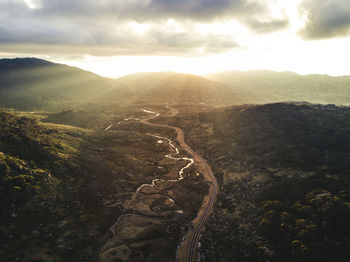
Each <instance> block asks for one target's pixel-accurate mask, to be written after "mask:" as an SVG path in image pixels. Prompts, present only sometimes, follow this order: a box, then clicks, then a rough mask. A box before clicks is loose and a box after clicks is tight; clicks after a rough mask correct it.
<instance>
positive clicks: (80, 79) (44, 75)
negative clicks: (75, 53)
mask: <svg viewBox="0 0 350 262" xmlns="http://www.w3.org/2000/svg"><path fill="white" fill-rule="evenodd" d="M0 79H1V81H0V106H4V107H15V108H18V109H21V110H31V109H37V108H40V109H41V108H44V109H62V108H65V107H67V106H72V105H76V104H79V103H84V102H89V101H95V100H96V99H107V98H108V99H109V97H110V96H109V95H108V94H109V93H110V92H112V91H113V99H114V100H116V101H119V100H121V99H123V98H125V96H127V95H129V93H128V89H127V88H124V86H123V85H121V84H120V83H119V82H117V81H113V80H110V79H106V78H103V77H100V76H97V75H95V74H93V73H90V72H86V71H83V70H81V69H78V68H75V67H70V66H67V65H62V64H55V63H51V62H48V61H45V60H41V59H36V58H16V59H2V60H0Z"/></svg>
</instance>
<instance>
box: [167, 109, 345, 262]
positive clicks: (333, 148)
mask: <svg viewBox="0 0 350 262" xmlns="http://www.w3.org/2000/svg"><path fill="white" fill-rule="evenodd" d="M168 121H169V123H170V124H173V125H178V126H180V127H182V128H183V129H184V130H185V133H186V135H187V136H186V140H187V141H188V143H189V144H190V145H191V146H193V147H194V148H195V150H196V151H198V152H200V153H201V154H202V155H203V156H204V157H205V158H206V159H208V161H209V162H210V164H211V166H212V168H213V171H214V173H215V176H216V177H217V179H218V181H219V184H220V193H219V195H218V200H217V203H216V207H215V211H214V213H213V215H212V217H211V218H210V222H209V223H208V226H207V227H206V228H207V229H206V232H205V233H204V234H203V237H202V240H201V242H202V251H201V252H202V255H203V257H205V261H232V260H234V261H246V262H250V261H254V262H260V261H261V262H262V261H272V262H275V261H276V262H278V261H288V262H300V261H302V262H304V261H305V262H306V261H320V262H321V261H322V262H328V261H333V260H335V261H340V262H345V261H347V260H348V256H347V254H348V247H349V245H350V242H349V236H350V227H349V224H348V221H349V219H350V191H349V188H350V177H349V172H348V170H349V168H350V164H349V163H350V162H349V156H350V137H349V128H350V108H349V107H336V106H333V105H314V104H308V103H276V104H267V105H258V106H256V105H254V106H253V105H244V106H234V107H228V108H221V109H215V110H211V111H208V112H203V113H196V114H192V113H188V114H186V113H184V114H182V115H181V116H180V115H179V116H178V117H176V118H175V119H169V120H168Z"/></svg>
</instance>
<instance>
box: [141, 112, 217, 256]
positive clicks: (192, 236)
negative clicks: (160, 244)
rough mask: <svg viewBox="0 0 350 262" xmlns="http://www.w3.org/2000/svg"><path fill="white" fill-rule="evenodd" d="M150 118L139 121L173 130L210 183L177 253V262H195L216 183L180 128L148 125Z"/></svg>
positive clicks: (215, 192)
mask: <svg viewBox="0 0 350 262" xmlns="http://www.w3.org/2000/svg"><path fill="white" fill-rule="evenodd" d="M167 107H168V108H169V109H173V111H171V116H174V115H176V113H177V110H176V109H174V108H170V106H167ZM174 110H175V111H174ZM152 118H154V116H152V117H149V118H145V119H143V120H141V122H142V123H144V124H146V125H150V126H157V127H165V128H170V129H173V130H174V131H175V132H176V135H177V138H176V139H177V141H178V142H179V143H180V145H181V147H182V148H183V149H184V150H186V151H187V152H188V153H189V154H190V155H191V156H192V158H193V159H194V161H195V163H196V164H197V165H198V164H199V165H201V166H202V172H203V174H204V176H205V178H206V179H207V180H208V181H210V188H209V194H208V196H207V197H206V198H205V200H204V201H203V203H202V206H201V208H200V210H199V212H198V214H197V217H196V218H195V220H194V221H193V222H192V223H193V228H192V229H190V230H189V231H188V232H187V234H186V237H185V240H184V242H183V244H182V246H181V247H180V249H179V251H178V261H181V262H183V261H186V262H189V261H195V259H196V251H197V247H198V241H199V238H200V235H201V232H202V230H203V228H204V225H205V222H206V221H207V219H208V217H209V215H210V213H211V211H212V209H213V207H214V203H215V200H216V196H217V193H218V191H219V186H218V182H217V180H216V178H215V176H214V174H213V171H212V170H211V168H210V166H209V165H208V163H207V162H206V161H205V160H204V159H203V158H202V157H201V156H200V155H199V154H198V153H196V152H195V151H194V150H193V149H192V148H191V147H190V146H189V145H187V144H186V142H185V139H184V132H183V130H182V129H181V128H178V127H175V126H169V125H165V124H156V123H150V122H149V120H150V119H152Z"/></svg>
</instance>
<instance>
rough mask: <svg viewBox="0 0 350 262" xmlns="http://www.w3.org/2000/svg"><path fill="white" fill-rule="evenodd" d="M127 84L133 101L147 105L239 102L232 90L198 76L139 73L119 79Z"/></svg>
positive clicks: (227, 103) (225, 103)
mask: <svg viewBox="0 0 350 262" xmlns="http://www.w3.org/2000/svg"><path fill="white" fill-rule="evenodd" d="M119 80H120V81H122V82H124V83H126V84H127V85H128V87H129V88H130V89H131V90H132V91H133V93H134V95H135V96H136V101H138V102H147V103H170V102H172V103H186V102H189V103H205V104H211V105H232V104H239V103H242V100H241V99H240V97H239V96H238V94H237V93H236V92H235V91H234V90H232V88H230V87H228V86H226V85H223V84H220V83H218V82H214V81H211V80H208V79H205V78H202V77H199V76H195V75H189V74H179V73H173V72H163V73H140V74H133V75H129V76H126V77H123V78H120V79H119Z"/></svg>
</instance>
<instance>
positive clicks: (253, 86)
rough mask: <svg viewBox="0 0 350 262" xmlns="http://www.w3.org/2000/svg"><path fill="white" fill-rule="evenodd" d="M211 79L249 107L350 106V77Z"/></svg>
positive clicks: (262, 74) (264, 74)
mask: <svg viewBox="0 0 350 262" xmlns="http://www.w3.org/2000/svg"><path fill="white" fill-rule="evenodd" d="M207 77H208V78H209V79H211V80H214V81H218V82H221V83H223V84H226V85H229V86H230V87H232V88H233V89H234V90H235V91H236V92H237V93H239V94H240V96H241V97H242V99H244V101H245V102H246V103H269V102H278V101H308V102H311V103H325V104H329V103H332V104H342V105H349V104H350V76H343V77H331V76H328V75H306V76H302V75H298V74H295V73H292V72H281V73H278V72H273V71H247V72H238V71H229V72H220V73H216V74H212V75H208V76H207Z"/></svg>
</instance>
